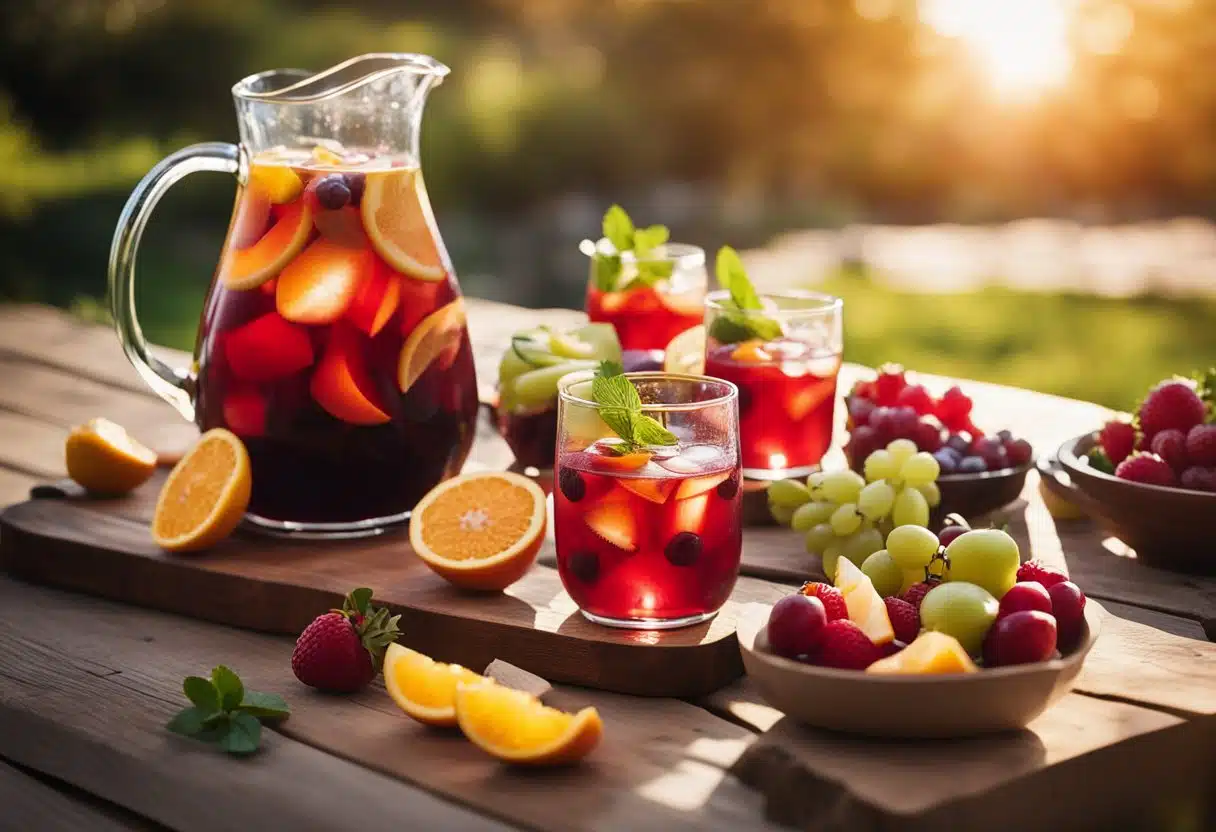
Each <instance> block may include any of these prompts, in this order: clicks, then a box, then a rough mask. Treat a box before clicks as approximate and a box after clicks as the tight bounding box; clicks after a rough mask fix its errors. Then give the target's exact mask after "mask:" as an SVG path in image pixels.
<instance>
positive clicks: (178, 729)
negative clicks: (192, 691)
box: [165, 707, 214, 737]
mask: <svg viewBox="0 0 1216 832" xmlns="http://www.w3.org/2000/svg"><path fill="white" fill-rule="evenodd" d="M212 716H214V714H208V713H207V712H206V711H203V710H202V709H201V708H195V707H190V708H186V709H184V710H181V711H178V712H177V714H176V715H175V716H174V717H173V719H171V720H169V724H168V725H166V726H165V727H166V728H168V729H169V730H170V731H172V732H173V733H175V734H181V735H182V736H183V737H194V736H197V735H199V734H201V733H203V730H204V728H205V727H206V724H207V719H208V718H209V717H212Z"/></svg>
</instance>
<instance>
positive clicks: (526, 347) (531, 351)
mask: <svg viewBox="0 0 1216 832" xmlns="http://www.w3.org/2000/svg"><path fill="white" fill-rule="evenodd" d="M542 339H543V340H542ZM549 344H550V341H549V336H548V335H547V334H545V335H542V336H536V335H533V334H531V333H529V334H525V335H515V336H513V337H512V338H511V350H512V351H513V352H514V353H515V354H516V355H517V356H519V358H520V360H521V361H523V362H525V363H526V364H528V365H530V366H532V367H552V366H554V365H556V364H561V363H562V362H563V361H566V360H567V359H566V358H563V357H561V356H560V355H554V354H553V353H552V352H551V351H550V347H549Z"/></svg>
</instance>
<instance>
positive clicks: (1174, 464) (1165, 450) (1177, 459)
mask: <svg viewBox="0 0 1216 832" xmlns="http://www.w3.org/2000/svg"><path fill="white" fill-rule="evenodd" d="M1196 427H1202V425H1197V426H1196ZM1192 430H1194V428H1192ZM1186 437H1187V434H1185V433H1183V432H1182V431H1180V430H1178V429H1177V428H1166V429H1165V430H1163V431H1159V432H1158V433H1157V435H1156V436H1154V437H1153V440H1152V441H1151V442H1149V445H1148V448H1149V450H1150V451H1152V452H1153V453H1155V454H1156V455H1157V456H1159V457H1161V458H1162V459H1164V460H1165V464H1166V465H1168V466H1170V468H1172V469H1173V470H1174V473H1175V474H1181V473H1182V470H1183V469H1184V468H1186V467H1187V452H1186Z"/></svg>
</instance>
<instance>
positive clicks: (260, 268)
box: [219, 197, 312, 291]
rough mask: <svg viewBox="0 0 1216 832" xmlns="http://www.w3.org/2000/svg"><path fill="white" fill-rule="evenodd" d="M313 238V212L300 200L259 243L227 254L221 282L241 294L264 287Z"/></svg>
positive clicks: (222, 263) (286, 207) (292, 204)
mask: <svg viewBox="0 0 1216 832" xmlns="http://www.w3.org/2000/svg"><path fill="white" fill-rule="evenodd" d="M250 199H252V197H251V198H250ZM243 222H244V220H242V223H243ZM311 235H312V209H310V208H309V207H308V203H307V201H306V200H303V199H301V200H300V201H299V202H293V203H291V204H290V205H285V206H283V214H282V216H280V217H279V219H278V220H277V221H276V222H275V224H274V225H272V226H271V227H270V230H269V231H267V232H266V233H265V235H263V236H262V237H261V238H260V239H259V240H258V241H257V242H256V243H254V244H253V245H251V246H249V247H248V248H239V249H238V248H236V247H235V246H234V247H232V248H229V249H228V251H226V252H224V259H223V262H221V263H220V278H219V279H220V282H222V283H223V284H224V286H226V287H227V288H229V289H238V290H242V291H243V290H245V289H254V288H256V287H258V286H261V285H262V284H263V283H265V282H266V281H267V280H270V279H271V278H273V277H275V276H276V275H277V274H278V273H279V272H281V271H282V270H283V268H284V267H285V266H286V265H287V264H288V263H290V262H291V258H293V257H295V256H296V255H297V254H299V253H300V252H301V251H302V250H303V248H304V244H305V243H307V242H308V238H309V237H310V236H311Z"/></svg>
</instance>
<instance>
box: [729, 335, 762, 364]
mask: <svg viewBox="0 0 1216 832" xmlns="http://www.w3.org/2000/svg"><path fill="white" fill-rule="evenodd" d="M730 357H731V360H732V361H738V362H739V363H741V364H767V363H768V362H769V361H772V360H773V356H772V354H771V353H769V351H768V350H766V349H765V348H764V342H763V341H761V340H759V339H758V338H753V339H752V340H750V341H744V342H743V343H741V344H739V345H738V346H737V347H735V348H734V349H733V350H731V353H730Z"/></svg>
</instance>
